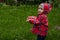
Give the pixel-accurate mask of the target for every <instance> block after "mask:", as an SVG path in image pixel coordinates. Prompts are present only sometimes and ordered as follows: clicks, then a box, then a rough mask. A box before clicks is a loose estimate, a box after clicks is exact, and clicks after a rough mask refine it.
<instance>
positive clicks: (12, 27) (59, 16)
mask: <svg viewBox="0 0 60 40" xmlns="http://www.w3.org/2000/svg"><path fill="white" fill-rule="evenodd" d="M30 15H37V6H29V5H28V6H25V5H23V6H18V7H16V6H4V7H0V40H36V35H34V34H32V33H31V32H30V28H31V27H32V25H31V24H29V23H28V22H26V18H27V17H28V16H30ZM48 19H49V31H48V35H47V38H46V40H59V39H60V30H58V29H56V26H60V9H59V8H58V9H57V8H53V10H52V11H51V12H50V13H49V14H48Z"/></svg>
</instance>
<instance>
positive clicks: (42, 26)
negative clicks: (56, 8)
mask: <svg viewBox="0 0 60 40" xmlns="http://www.w3.org/2000/svg"><path fill="white" fill-rule="evenodd" d="M51 9H52V6H51V5H50V4H48V3H41V4H40V5H39V7H38V16H37V17H36V16H29V17H28V18H27V21H28V22H29V23H31V24H33V25H34V26H33V28H32V29H31V32H32V33H33V34H36V35H37V40H45V38H46V35H47V32H48V19H47V14H48V13H49V12H50V11H51Z"/></svg>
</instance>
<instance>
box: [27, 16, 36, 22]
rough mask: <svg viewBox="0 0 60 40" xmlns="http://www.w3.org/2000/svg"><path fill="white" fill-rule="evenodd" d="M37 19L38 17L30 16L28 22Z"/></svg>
mask: <svg viewBox="0 0 60 40" xmlns="http://www.w3.org/2000/svg"><path fill="white" fill-rule="evenodd" d="M35 19H36V16H28V18H27V20H26V21H27V22H29V21H30V20H35Z"/></svg>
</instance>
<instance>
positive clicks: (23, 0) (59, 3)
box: [0, 0, 60, 7]
mask: <svg viewBox="0 0 60 40" xmlns="http://www.w3.org/2000/svg"><path fill="white" fill-rule="evenodd" d="M46 1H47V2H48V3H51V4H52V5H53V6H54V7H60V0H0V4H1V3H5V4H7V5H10V6H12V5H16V6H19V5H21V4H22V5H23V4H25V5H38V4H40V3H42V2H46Z"/></svg>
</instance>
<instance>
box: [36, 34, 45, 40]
mask: <svg viewBox="0 0 60 40" xmlns="http://www.w3.org/2000/svg"><path fill="white" fill-rule="evenodd" d="M45 38H46V36H40V35H38V36H37V40H45Z"/></svg>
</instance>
